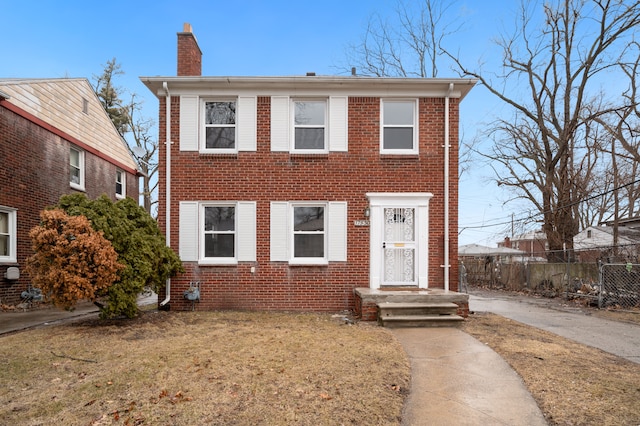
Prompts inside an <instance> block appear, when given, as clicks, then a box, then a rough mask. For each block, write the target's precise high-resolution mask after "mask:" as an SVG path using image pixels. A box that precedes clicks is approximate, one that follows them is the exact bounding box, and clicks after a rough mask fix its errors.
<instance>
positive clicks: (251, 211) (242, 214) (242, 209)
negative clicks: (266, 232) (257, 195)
mask: <svg viewBox="0 0 640 426" xmlns="http://www.w3.org/2000/svg"><path fill="white" fill-rule="evenodd" d="M236 219H237V221H238V222H237V223H238V231H237V232H238V253H237V254H238V261H239V262H255V260H256V203H255V202H253V201H240V202H238V209H237V217H236Z"/></svg>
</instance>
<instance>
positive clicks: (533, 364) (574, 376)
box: [462, 313, 640, 425]
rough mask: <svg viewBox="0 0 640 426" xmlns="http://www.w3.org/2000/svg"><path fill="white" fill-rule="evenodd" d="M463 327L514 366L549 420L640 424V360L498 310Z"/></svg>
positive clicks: (479, 316) (573, 422) (598, 423)
mask: <svg viewBox="0 0 640 426" xmlns="http://www.w3.org/2000/svg"><path fill="white" fill-rule="evenodd" d="M462 329H463V330H464V331H465V332H467V333H469V334H470V335H472V336H474V337H475V338H477V339H478V340H480V341H481V342H482V343H484V344H486V345H488V346H489V347H491V348H492V349H493V350H495V351H496V352H497V353H498V354H499V355H501V356H502V357H503V358H504V359H505V360H506V361H507V362H508V363H509V364H510V365H511V367H513V369H514V370H515V371H516V372H517V373H518V374H519V375H520V376H521V377H522V379H523V381H524V383H525V384H526V386H527V388H528V389H529V391H530V392H531V394H532V395H533V397H534V398H535V400H536V401H537V403H538V405H539V406H540V408H541V410H542V411H543V413H544V415H545V418H546V419H547V421H548V422H549V424H551V425H596V424H597V425H638V424H640V404H638V401H639V400H640V364H636V363H633V362H630V361H627V360H625V359H624V358H620V357H616V356H614V355H611V354H608V353H606V352H603V351H601V350H599V349H595V348H591V347H588V346H585V345H581V344H578V343H575V342H573V341H571V340H568V339H565V338H563V337H560V336H557V335H555V334H552V333H549V332H546V331H543V330H539V329H537V328H534V327H530V326H527V325H524V324H521V323H519V322H516V321H513V320H510V319H507V318H504V317H501V316H499V315H494V314H484V313H483V314H474V315H471V316H470V317H469V318H468V319H467V320H466V321H465V322H464V324H463V325H462Z"/></svg>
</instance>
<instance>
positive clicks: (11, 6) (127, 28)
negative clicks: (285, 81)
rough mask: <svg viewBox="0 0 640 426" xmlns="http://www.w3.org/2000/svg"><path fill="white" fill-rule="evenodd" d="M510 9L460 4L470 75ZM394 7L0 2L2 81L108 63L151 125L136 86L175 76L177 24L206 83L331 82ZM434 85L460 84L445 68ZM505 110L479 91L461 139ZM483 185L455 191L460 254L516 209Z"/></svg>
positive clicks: (337, 1) (469, 179)
mask: <svg viewBox="0 0 640 426" xmlns="http://www.w3.org/2000/svg"><path fill="white" fill-rule="evenodd" d="M505 4H506V5H507V6H505ZM517 4H518V2H517V1H515V0H513V1H508V2H503V1H498V0H484V1H483V0H467V1H465V0H459V1H458V3H457V4H456V6H455V8H454V9H452V13H455V14H456V15H457V16H459V22H461V23H463V29H462V30H461V31H459V32H458V33H456V34H455V37H453V38H451V39H450V42H449V45H450V46H451V48H452V50H454V51H458V50H459V52H460V55H461V57H462V58H463V60H464V61H466V63H469V64H471V66H472V67H473V65H474V64H476V63H477V62H478V61H480V60H484V61H489V62H490V61H491V59H492V58H494V57H495V56H492V51H491V39H492V38H493V37H495V36H496V35H497V34H498V33H497V32H498V30H499V28H501V27H502V25H503V23H504V22H510V21H509V20H510V19H511V18H510V17H509V16H510V15H509V13H510V10H509V9H510V8H511V9H513V8H515V7H516V5H517ZM395 5H396V2H395V0H386V1H385V0H323V1H321V2H307V1H285V0H270V1H269V0H264V1H260V0H250V1H246V0H235V1H228V0H227V1H218V0H209V1H204V0H200V1H199V0H182V1H169V0H160V1H147V0H130V1H122V0H115V1H108V2H104V1H102V2H98V1H91V0H88V1H87V0H85V1H78V0H66V1H59V2H54V1H34V0H22V1H17V0H13V1H10V0H0V11H2V13H1V16H2V26H3V33H4V35H5V40H4V42H3V43H2V44H1V45H0V54H1V57H2V60H1V61H0V78H9V77H14V78H39V77H42V78H57V77H86V78H88V79H89V80H92V79H93V76H94V75H97V74H100V73H101V72H102V70H103V65H104V64H105V63H106V62H107V61H108V60H110V59H111V58H114V57H115V58H116V59H117V61H118V62H119V63H120V64H121V67H122V70H123V71H124V72H125V75H124V76H120V77H118V80H117V84H119V85H120V86H122V87H124V88H126V89H127V90H128V91H130V92H133V93H136V94H137V95H139V96H140V97H142V98H143V99H144V102H145V109H144V111H143V113H144V115H145V116H148V117H152V118H154V119H156V120H157V100H156V99H155V97H154V96H153V95H152V94H151V93H150V92H148V91H147V89H146V88H145V87H144V85H143V84H142V83H141V82H140V81H139V79H138V77H140V76H155V75H162V76H171V75H175V74H176V33H177V32H180V31H182V26H183V23H184V22H189V23H191V25H192V26H193V30H194V33H195V35H196V37H197V39H198V42H199V45H200V48H201V49H202V51H203V64H202V69H203V74H204V75H212V76H214V75H236V76H239V75H254V76H255V75H262V76H271V75H301V74H305V73H306V72H311V71H313V72H316V73H317V74H322V75H328V74H331V75H334V74H339V73H343V72H342V69H344V68H345V66H344V65H345V57H346V55H345V50H346V48H347V46H348V45H349V44H354V43H357V42H358V40H359V39H360V37H361V36H362V35H363V34H364V29H365V25H366V23H367V21H368V20H369V17H370V16H371V15H372V14H374V13H377V14H379V15H381V16H388V17H392V16H393V15H394V9H395ZM346 68H348V67H346ZM438 76H439V77H457V75H456V74H455V73H454V72H453V71H450V70H449V69H448V68H447V67H446V65H443V66H441V68H440V70H439V75H438ZM505 110H506V109H505V108H504V106H502V105H500V104H499V103H498V101H497V100H496V99H494V98H492V97H491V96H489V95H488V94H487V92H486V90H484V89H483V88H481V87H476V88H474V89H473V90H472V91H471V93H470V94H469V95H468V96H467V98H465V100H464V101H463V103H462V107H461V126H462V132H463V133H464V137H465V138H469V139H470V138H473V137H474V136H475V134H476V132H477V130H478V129H480V126H481V124H482V123H483V122H487V121H490V120H491V117H492V115H493V114H496V113H500V112H501V111H505ZM483 145H484V144H483ZM481 146H482V145H481ZM490 176H492V171H491V169H490V168H489V167H487V166H486V165H484V164H482V163H480V162H478V163H476V164H475V166H474V167H473V171H472V172H471V173H469V174H467V175H465V176H463V179H462V181H461V182H460V215H459V222H460V228H461V229H463V230H462V232H461V234H460V244H468V243H478V244H483V245H491V246H492V245H495V242H496V241H498V240H501V239H502V238H503V237H504V236H506V235H507V233H505V232H506V231H505V230H507V229H509V226H498V227H487V228H477V227H478V226H482V225H487V224H492V223H504V222H508V221H509V220H510V218H511V212H512V210H511V209H517V206H513V205H507V206H503V204H502V203H503V201H504V200H505V199H506V195H505V194H502V193H500V192H499V188H497V186H496V185H495V183H493V184H492V183H490V182H488V181H487V180H486V179H487V178H488V177H490ZM515 211H516V215H517V214H518V210H515Z"/></svg>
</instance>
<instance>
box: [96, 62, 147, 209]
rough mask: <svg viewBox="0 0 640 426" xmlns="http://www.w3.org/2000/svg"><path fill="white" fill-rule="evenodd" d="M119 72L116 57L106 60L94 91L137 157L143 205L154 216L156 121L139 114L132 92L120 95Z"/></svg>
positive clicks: (138, 102) (139, 108)
mask: <svg viewBox="0 0 640 426" xmlns="http://www.w3.org/2000/svg"><path fill="white" fill-rule="evenodd" d="M122 74H124V71H122V69H121V66H120V64H119V63H118V62H117V61H116V58H113V59H111V60H109V61H107V63H106V64H105V65H104V69H103V72H102V74H100V75H98V76H94V91H95V92H96V95H97V96H98V98H99V99H100V102H101V103H102V105H103V106H104V108H105V110H106V111H107V114H109V117H110V118H111V121H112V122H113V124H114V126H115V127H116V129H117V130H118V132H119V133H120V135H121V136H122V137H123V138H124V139H125V140H126V141H127V143H128V146H129V149H130V151H131V153H132V154H133V156H134V157H135V159H136V160H137V163H138V169H139V170H140V171H141V172H142V174H143V177H142V191H141V195H142V199H143V207H144V209H145V210H146V211H147V213H149V214H151V215H152V216H153V217H156V211H155V209H154V207H155V205H156V204H157V202H158V201H157V197H156V196H155V194H156V189H157V187H158V180H157V179H156V178H155V175H156V173H157V171H158V161H157V151H158V142H157V140H156V139H155V138H154V137H153V136H152V134H151V130H152V129H153V128H154V124H155V123H154V121H153V120H152V119H150V118H146V117H142V116H141V115H140V114H141V111H142V103H141V102H140V101H138V96H137V95H136V94H135V93H133V94H131V100H130V101H129V103H125V102H124V101H123V100H122V99H121V97H122V96H123V95H124V93H125V90H124V89H123V88H121V87H120V86H117V85H116V84H115V79H116V77H117V76H119V75H122Z"/></svg>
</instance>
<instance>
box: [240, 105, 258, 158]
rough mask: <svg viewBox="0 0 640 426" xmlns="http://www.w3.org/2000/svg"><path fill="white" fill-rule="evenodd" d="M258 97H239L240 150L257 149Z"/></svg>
mask: <svg viewBox="0 0 640 426" xmlns="http://www.w3.org/2000/svg"><path fill="white" fill-rule="evenodd" d="M256 108H257V99H256V97H255V96H240V97H239V98H238V122H237V124H236V125H237V126H238V151H255V150H256V149H257V142H256V140H257V121H256V120H257V118H256V117H257V110H256Z"/></svg>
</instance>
